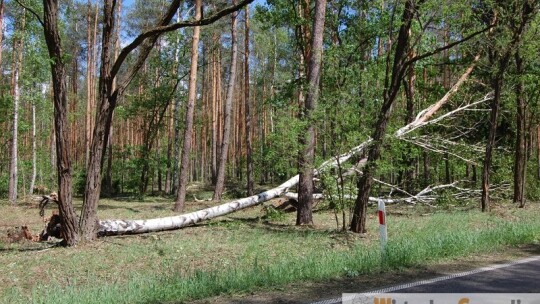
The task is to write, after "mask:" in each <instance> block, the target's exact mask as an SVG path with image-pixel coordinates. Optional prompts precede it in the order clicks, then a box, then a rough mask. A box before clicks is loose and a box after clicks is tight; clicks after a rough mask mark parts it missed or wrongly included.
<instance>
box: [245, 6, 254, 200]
mask: <svg viewBox="0 0 540 304" xmlns="http://www.w3.org/2000/svg"><path fill="white" fill-rule="evenodd" d="M245 13H246V17H245V18H246V19H245V33H244V39H245V40H244V48H245V49H244V64H245V65H244V94H245V96H244V98H245V108H246V111H245V114H246V117H245V118H246V134H245V136H246V175H247V186H246V190H247V195H248V196H251V195H253V155H252V153H253V151H252V140H251V138H252V135H251V128H252V114H251V102H250V100H249V97H250V94H249V89H250V84H249V5H246V11H245Z"/></svg>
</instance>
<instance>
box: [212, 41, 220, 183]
mask: <svg viewBox="0 0 540 304" xmlns="http://www.w3.org/2000/svg"><path fill="white" fill-rule="evenodd" d="M212 41H213V47H214V48H216V47H217V46H218V45H219V44H218V43H217V41H218V39H217V35H216V34H214V36H213V37H212ZM218 56H219V54H218V51H217V50H214V52H213V54H212V58H213V59H212V163H211V166H212V168H211V171H212V185H214V186H215V185H216V182H217V163H218V161H217V158H218V156H217V155H218V135H219V132H218V126H219V115H218V113H219V110H218V104H219V100H218V99H219V91H220V90H221V87H220V82H219V77H220V73H219V70H220V69H221V60H220V61H218Z"/></svg>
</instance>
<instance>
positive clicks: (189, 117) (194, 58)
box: [174, 0, 202, 212]
mask: <svg viewBox="0 0 540 304" xmlns="http://www.w3.org/2000/svg"><path fill="white" fill-rule="evenodd" d="M201 5H202V4H201V0H196V1H195V20H200V19H201V10H202V9H201ZM200 31H201V29H200V27H199V26H196V27H194V28H193V39H192V45H191V69H190V72H189V89H188V102H187V108H186V128H185V129H184V146H183V147H182V162H181V164H180V178H179V181H178V195H177V196H176V203H175V204H174V211H175V212H182V211H183V210H184V204H185V201H186V189H187V176H188V172H189V162H190V159H189V158H190V154H191V140H192V137H193V112H194V109H195V100H196V98H197V67H198V60H199V35H200Z"/></svg>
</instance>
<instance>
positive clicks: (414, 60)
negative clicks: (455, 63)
mask: <svg viewBox="0 0 540 304" xmlns="http://www.w3.org/2000/svg"><path fill="white" fill-rule="evenodd" d="M494 26H495V25H490V26H488V27H486V28H485V29H482V30H480V31H477V32H474V33H472V34H470V35H469V36H467V37H465V38H463V39H461V40H458V41H454V42H452V43H450V44H447V45H445V46H442V47H440V48H437V49H434V50H433V51H430V52H427V53H424V54H422V55H418V56H415V57H413V58H411V59H410V60H408V61H407V62H405V66H407V65H410V64H412V63H414V62H416V61H418V60H422V59H424V58H426V57H429V56H433V55H435V54H438V53H440V52H442V51H444V50H448V49H451V48H453V47H454V46H456V45H458V44H461V43H463V42H465V41H468V40H471V39H472V38H474V37H476V36H478V35H480V34H482V33H484V32H487V31H488V30H490V29H491V28H492V27H494Z"/></svg>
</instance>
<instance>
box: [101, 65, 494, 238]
mask: <svg viewBox="0 0 540 304" xmlns="http://www.w3.org/2000/svg"><path fill="white" fill-rule="evenodd" d="M479 59H480V56H479V55H477V56H476V57H475V58H474V60H473V62H472V64H471V65H470V66H469V67H468V68H467V69H466V71H465V73H464V74H463V75H462V76H461V77H460V78H459V79H458V81H457V82H456V83H455V84H454V86H453V87H452V88H451V89H450V90H449V91H448V92H447V93H446V94H445V95H444V96H443V97H442V98H441V99H440V100H439V101H437V102H436V103H434V104H432V105H431V106H429V107H428V108H426V109H424V110H422V111H420V112H419V113H418V115H417V116H416V118H415V120H414V121H413V122H411V123H409V124H407V125H406V126H404V127H402V128H400V129H399V130H397V131H396V132H395V133H394V134H393V136H394V137H396V138H402V137H403V136H405V135H406V134H409V133H411V132H412V131H414V130H416V129H418V128H420V127H423V126H426V125H428V124H430V123H432V122H437V121H439V120H441V119H444V118H446V117H448V116H450V115H453V114H454V113H457V112H459V111H462V110H464V109H467V108H470V107H471V106H473V105H476V104H479V103H482V102H485V101H486V100H489V99H491V96H490V95H486V96H484V98H483V99H482V100H480V101H477V102H474V103H469V104H467V105H464V106H461V107H458V108H457V109H454V110H453V111H450V112H448V113H447V114H445V115H442V116H440V117H438V118H435V119H433V120H431V118H432V117H433V115H434V114H435V113H436V112H437V111H438V110H439V109H440V108H441V107H442V106H443V105H445V104H446V103H447V102H448V101H449V100H450V97H451V96H452V95H453V94H454V93H456V92H457V90H458V88H459V87H460V86H461V85H462V84H463V83H464V82H465V81H466V79H467V78H468V76H469V75H470V74H471V72H472V71H473V69H474V67H475V65H476V63H477V62H478V60H479ZM371 143H372V139H371V138H368V139H367V140H365V141H364V142H363V143H361V144H360V145H358V146H356V147H354V148H352V149H350V150H349V151H348V152H347V153H344V154H342V155H340V156H338V157H335V158H332V159H330V160H328V161H326V162H324V163H322V164H321V165H320V166H319V168H318V169H317V170H315V175H317V174H318V173H319V172H321V171H322V170H326V169H328V168H331V167H335V166H337V165H338V164H340V163H343V162H345V161H347V160H348V159H350V158H351V157H352V156H354V155H357V154H359V153H360V152H362V151H363V150H364V149H365V148H366V147H368V146H369V145H370V144H371ZM298 180H299V176H298V175H295V176H294V177H292V178H290V179H289V180H287V181H286V182H284V183H283V184H281V185H279V186H278V187H276V188H273V189H270V190H268V191H265V192H262V193H259V194H257V195H253V196H249V197H246V198H242V199H238V200H234V201H231V202H228V203H225V204H221V205H218V206H214V207H210V208H206V209H203V210H199V211H195V212H191V213H187V214H182V215H178V216H170V217H164V218H155V219H147V220H120V219H117V220H114V219H112V220H101V221H99V223H98V232H97V234H98V236H107V235H122V234H138V233H146V232H153V231H162V230H172V229H179V228H182V227H186V226H191V225H194V224H196V223H198V222H201V221H204V220H208V219H212V218H216V217H218V216H222V215H226V214H229V213H232V212H235V211H238V210H241V209H244V208H248V207H251V206H255V205H258V204H261V203H263V202H266V201H268V200H271V199H274V198H277V197H280V196H283V195H284V194H285V193H287V191H288V190H289V189H290V188H291V187H293V186H295V185H296V184H298Z"/></svg>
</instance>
